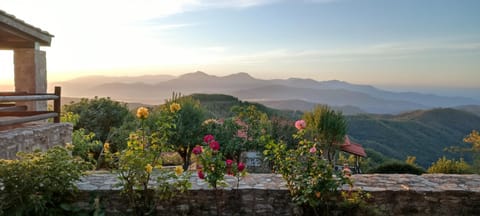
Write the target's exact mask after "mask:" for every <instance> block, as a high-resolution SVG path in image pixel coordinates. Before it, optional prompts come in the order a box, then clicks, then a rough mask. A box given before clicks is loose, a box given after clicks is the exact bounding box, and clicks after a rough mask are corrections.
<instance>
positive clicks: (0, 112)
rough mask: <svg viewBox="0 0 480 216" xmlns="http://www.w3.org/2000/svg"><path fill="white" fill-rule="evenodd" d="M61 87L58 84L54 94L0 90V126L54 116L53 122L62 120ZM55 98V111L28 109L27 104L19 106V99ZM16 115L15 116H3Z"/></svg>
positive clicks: (39, 99)
mask: <svg viewBox="0 0 480 216" xmlns="http://www.w3.org/2000/svg"><path fill="white" fill-rule="evenodd" d="M61 91H62V89H61V87H58V86H56V87H55V92H54V93H53V94H48V93H46V94H31V93H30V94H29V93H25V92H0V126H8V125H15V124H21V123H27V122H32V121H39V120H44V119H49V118H53V122H55V123H59V122H60V108H61V105H60V99H61ZM42 100H53V111H27V106H17V105H16V104H15V103H5V102H18V101H42ZM2 117H15V118H2Z"/></svg>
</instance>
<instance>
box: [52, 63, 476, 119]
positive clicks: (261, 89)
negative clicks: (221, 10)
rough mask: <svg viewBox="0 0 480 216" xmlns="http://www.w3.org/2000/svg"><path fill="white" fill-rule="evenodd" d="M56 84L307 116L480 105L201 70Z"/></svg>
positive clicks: (92, 92)
mask: <svg viewBox="0 0 480 216" xmlns="http://www.w3.org/2000/svg"><path fill="white" fill-rule="evenodd" d="M50 85H51V87H52V86H54V85H59V86H62V87H63V95H65V96H67V97H94V96H99V97H111V98H112V99H115V100H120V101H126V102H138V103H144V104H152V105H153V104H161V103H163V101H164V100H165V99H168V98H169V97H170V96H171V94H172V92H177V93H181V94H183V95H188V94H192V93H215V94H227V95H232V96H235V97H238V98H239V99H241V100H246V101H252V102H258V103H262V104H264V105H267V106H270V107H273V108H277V109H287V110H300V111H306V110H310V109H311V108H313V106H314V105H315V104H326V105H329V106H332V107H338V108H339V109H340V110H342V111H344V112H345V113H346V114H356V113H377V114H397V113H401V112H406V111H411V110H417V109H430V108H436V107H457V106H463V105H480V100H478V99H475V98H469V97H459V96H456V97H454V96H441V95H434V94H424V93H416V92H394V91H387V90H383V89H379V88H376V87H374V86H371V85H357V84H352V83H347V82H343V81H339V80H329V81H316V80H313V79H299V78H288V79H269V80H267V79H257V78H254V77H252V76H250V75H249V74H248V73H243V72H242V73H235V74H230V75H226V76H215V75H209V74H207V73H204V72H200V71H197V72H194V73H187V74H183V75H180V76H172V75H150V76H131V77H109V76H86V77H80V78H76V79H72V80H68V81H65V82H57V83H50ZM479 92H480V91H479Z"/></svg>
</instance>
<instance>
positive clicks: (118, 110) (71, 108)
mask: <svg viewBox="0 0 480 216" xmlns="http://www.w3.org/2000/svg"><path fill="white" fill-rule="evenodd" d="M64 109H65V111H66V112H72V113H74V114H77V115H79V119H78V123H77V124H76V125H75V127H74V129H79V128H85V130H86V131H87V132H88V133H89V132H93V133H95V136H96V137H97V138H98V139H99V140H100V141H102V142H105V141H107V139H108V135H109V133H110V130H111V128H115V127H120V126H121V125H122V124H123V122H124V121H126V120H132V119H133V117H132V116H131V113H130V112H129V110H128V108H127V107H126V105H125V104H121V103H119V102H116V101H112V100H111V99H110V98H97V97H95V98H94V99H86V98H82V100H81V101H80V102H78V103H74V104H70V105H66V106H65V108H64Z"/></svg>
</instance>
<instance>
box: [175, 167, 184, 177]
mask: <svg viewBox="0 0 480 216" xmlns="http://www.w3.org/2000/svg"><path fill="white" fill-rule="evenodd" d="M182 173H183V167H182V166H176V167H175V175H177V176H179V175H181V174H182Z"/></svg>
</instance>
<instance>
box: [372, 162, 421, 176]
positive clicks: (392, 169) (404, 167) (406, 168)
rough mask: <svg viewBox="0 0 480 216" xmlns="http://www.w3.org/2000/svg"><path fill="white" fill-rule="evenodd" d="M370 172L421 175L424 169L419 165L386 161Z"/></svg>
mask: <svg viewBox="0 0 480 216" xmlns="http://www.w3.org/2000/svg"><path fill="white" fill-rule="evenodd" d="M370 173H389V174H390V173H398V174H403V173H407V174H415V175H421V174H422V173H425V171H424V170H423V169H422V168H420V167H417V166H415V165H412V164H408V163H405V162H387V163H383V164H380V165H379V166H378V167H376V168H374V169H372V170H370Z"/></svg>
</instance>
